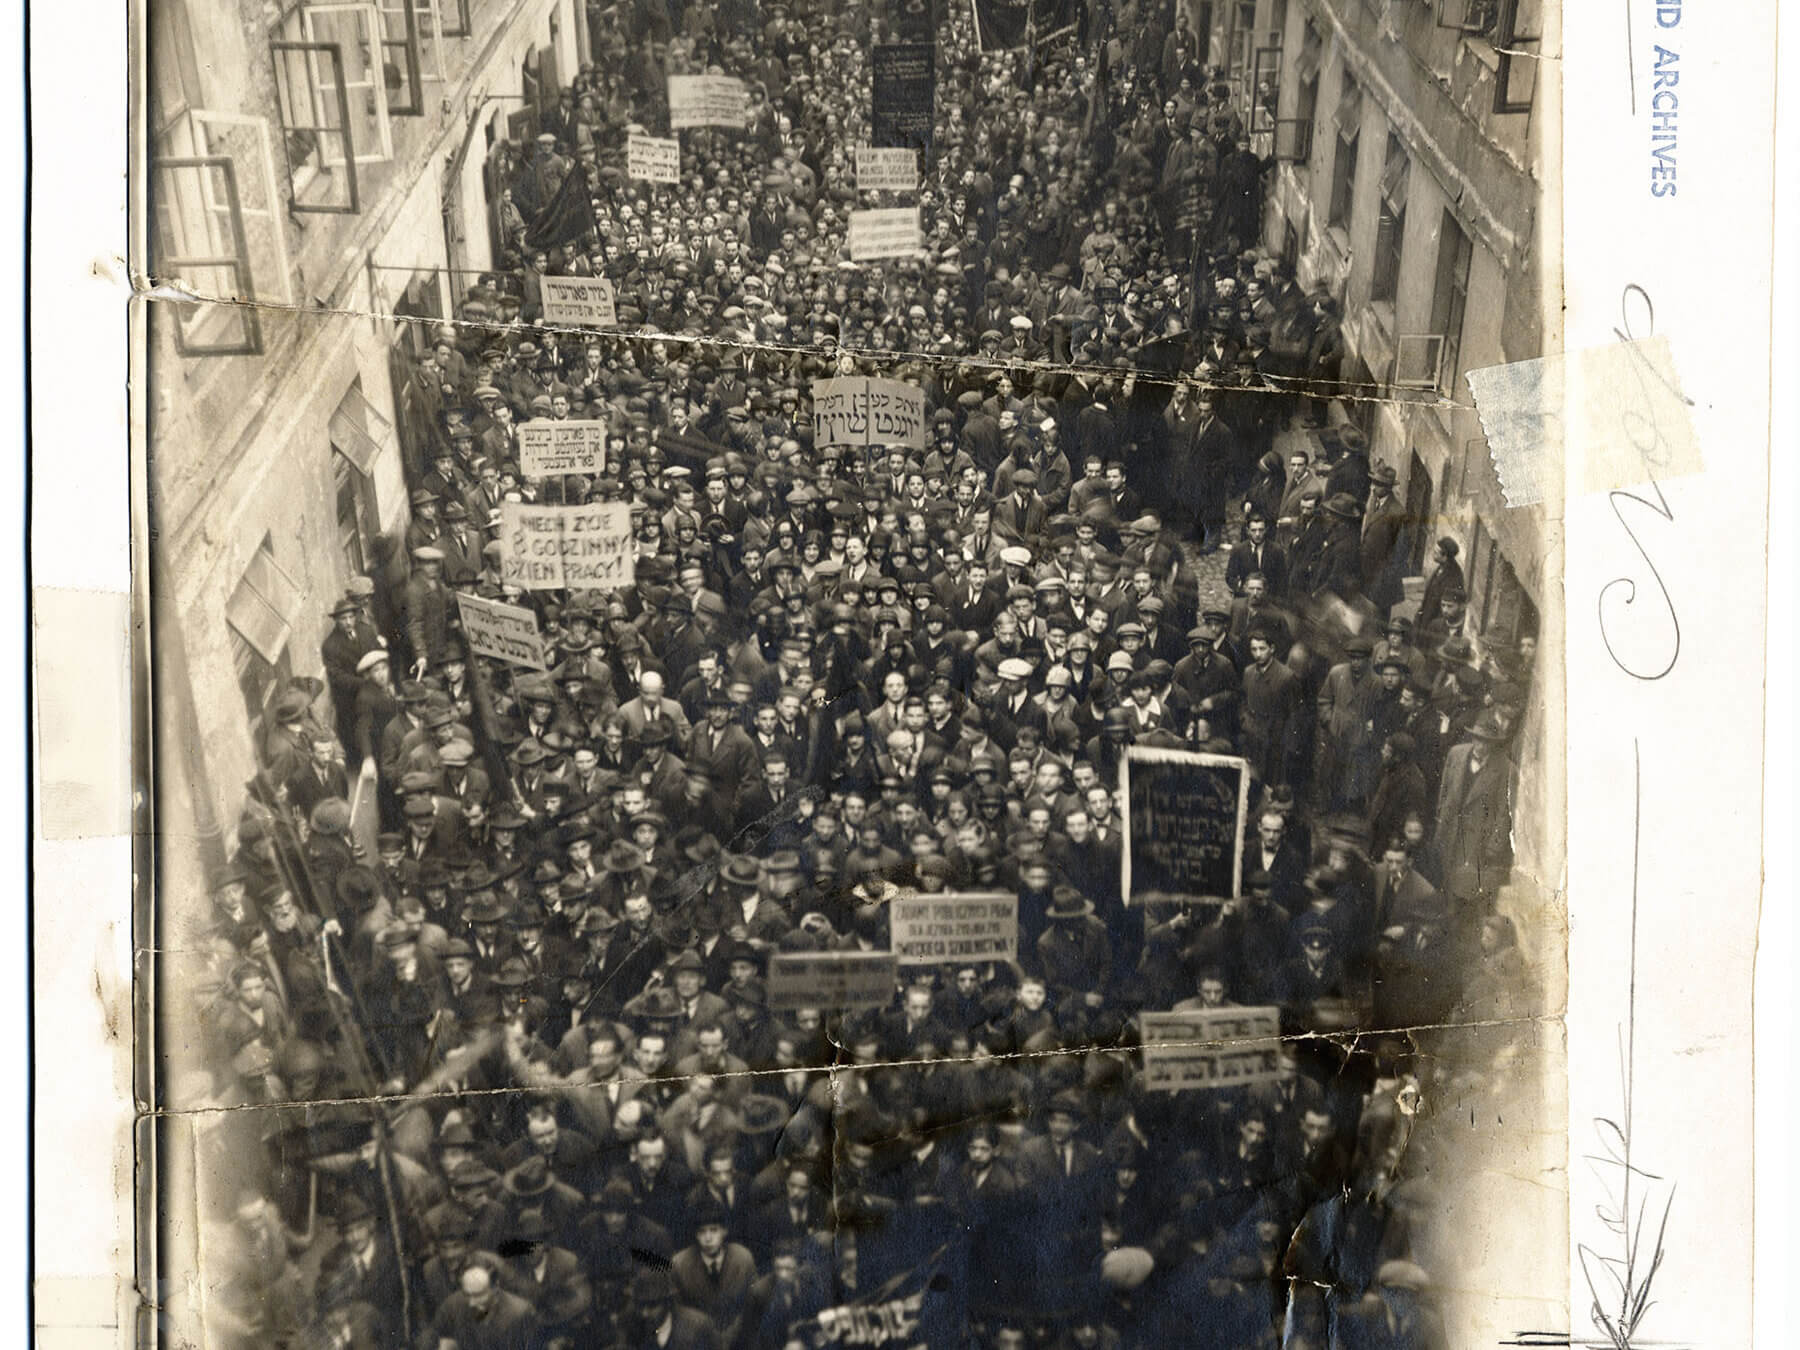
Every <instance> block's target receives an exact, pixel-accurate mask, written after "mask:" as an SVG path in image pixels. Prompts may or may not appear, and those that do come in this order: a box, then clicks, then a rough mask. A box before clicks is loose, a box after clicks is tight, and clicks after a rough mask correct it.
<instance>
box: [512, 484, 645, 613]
mask: <svg viewBox="0 0 1800 1350" xmlns="http://www.w3.org/2000/svg"><path fill="white" fill-rule="evenodd" d="M500 561H501V572H500V578H501V580H502V581H504V582H506V583H507V584H508V585H512V586H517V587H519V589H521V590H526V591H555V590H562V589H564V588H567V589H569V590H576V591H580V590H595V591H609V590H617V589H618V588H620V587H622V586H629V585H631V584H632V583H633V581H635V579H636V566H635V562H636V554H635V551H634V548H633V543H632V537H631V508H630V507H629V506H628V505H626V503H624V502H594V503H590V504H589V505H587V506H528V505H526V504H525V503H524V502H502V503H500Z"/></svg>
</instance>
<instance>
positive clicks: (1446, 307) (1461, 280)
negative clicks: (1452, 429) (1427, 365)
mask: <svg viewBox="0 0 1800 1350" xmlns="http://www.w3.org/2000/svg"><path fill="white" fill-rule="evenodd" d="M1474 272H1475V238H1474V236H1473V235H1471V234H1470V233H1469V232H1468V231H1467V230H1466V229H1464V228H1463V225H1462V222H1461V221H1459V220H1458V219H1457V218H1456V215H1455V213H1453V212H1452V211H1451V210H1450V209H1449V208H1448V207H1446V208H1445V209H1444V216H1443V219H1442V221H1441V222H1440V223H1439V225H1438V257H1437V270H1436V274H1435V277H1434V280H1433V282H1432V288H1431V327H1432V329H1433V330H1434V331H1435V332H1437V333H1438V334H1440V335H1441V339H1442V341H1443V344H1444V345H1443V349H1442V352H1441V353H1440V360H1441V362H1442V369H1440V370H1439V372H1438V380H1437V386H1436V387H1437V390H1438V392H1439V393H1441V394H1444V395H1446V396H1448V397H1451V398H1454V397H1455V382H1456V369H1455V368H1456V366H1457V364H1458V363H1459V362H1460V361H1461V359H1462V338H1463V332H1462V330H1463V326H1464V324H1465V323H1466V322H1467V319H1468V310H1469V281H1470V279H1471V277H1473V275H1474Z"/></svg>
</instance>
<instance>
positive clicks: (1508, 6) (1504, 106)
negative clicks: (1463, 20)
mask: <svg viewBox="0 0 1800 1350" xmlns="http://www.w3.org/2000/svg"><path fill="white" fill-rule="evenodd" d="M1519 4H1520V0H1500V17H1499V20H1498V22H1497V24H1496V27H1495V30H1494V55H1495V57H1496V58H1497V60H1498V62H1499V65H1498V66H1497V67H1496V68H1495V70H1494V112H1495V114H1496V115H1498V116H1507V115H1511V114H1517V113H1528V112H1530V111H1531V106H1532V104H1533V103H1535V102H1536V101H1537V62H1538V60H1539V57H1538V55H1537V54H1536V51H1533V52H1524V51H1521V50H1519V49H1520V48H1522V47H1524V46H1526V45H1530V46H1532V47H1533V48H1535V49H1537V50H1541V49H1542V44H1543V38H1544V35H1543V34H1542V33H1541V32H1540V33H1521V32H1519V31H1518V26H1519ZM1519 61H1524V62H1527V63H1529V64H1528V65H1527V66H1526V67H1525V68H1526V69H1528V70H1530V71H1531V82H1530V90H1529V92H1528V93H1527V94H1526V95H1525V97H1524V98H1511V97H1508V93H1509V90H1510V89H1511V87H1512V76H1513V66H1514V63H1515V62H1519Z"/></svg>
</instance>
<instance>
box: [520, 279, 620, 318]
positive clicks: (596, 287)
mask: <svg viewBox="0 0 1800 1350" xmlns="http://www.w3.org/2000/svg"><path fill="white" fill-rule="evenodd" d="M538 285H539V286H540V287H541V288H542V291H543V296H544V322H545V323H572V324H583V325H586V326H588V327H591V328H611V327H612V326H613V325H615V324H617V323H618V322H619V310H618V303H617V300H616V297H615V296H614V293H613V284H612V282H610V281H608V280H607V279H606V278H605V277H553V276H542V277H539V278H538Z"/></svg>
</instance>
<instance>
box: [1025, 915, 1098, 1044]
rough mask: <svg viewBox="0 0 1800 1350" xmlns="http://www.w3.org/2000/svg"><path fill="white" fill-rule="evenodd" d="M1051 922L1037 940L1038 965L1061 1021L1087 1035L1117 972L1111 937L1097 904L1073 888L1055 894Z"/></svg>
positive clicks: (1075, 1033) (1067, 1028) (1070, 1029)
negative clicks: (1098, 911) (1096, 909)
mask: <svg viewBox="0 0 1800 1350" xmlns="http://www.w3.org/2000/svg"><path fill="white" fill-rule="evenodd" d="M1044 917H1045V919H1047V920H1048V921H1049V926H1048V927H1047V928H1045V930H1044V931H1043V933H1041V934H1040V935H1039V937H1038V940H1037V966H1038V969H1039V971H1041V972H1042V974H1043V977H1044V984H1045V986H1046V988H1047V989H1048V990H1049V993H1050V997H1051V998H1052V999H1053V1000H1054V1001H1055V1003H1056V1010H1057V1019H1058V1022H1059V1024H1060V1025H1061V1026H1062V1027H1063V1028H1064V1029H1065V1030H1066V1031H1067V1032H1068V1033H1070V1034H1071V1035H1078V1036H1085V1035H1087V1034H1089V1033H1090V1032H1091V1031H1092V1030H1093V1028H1094V1024H1095V1018H1096V1016H1097V1014H1098V1013H1099V1011H1100V1009H1101V1008H1103V1007H1104V1006H1105V1005H1106V996H1107V991H1108V989H1109V987H1110V983H1111V979H1112V973H1113V952H1112V940H1111V939H1110V938H1109V937H1108V935H1107V932H1106V925H1105V924H1103V923H1101V922H1100V920H1099V919H1097V918H1095V917H1094V902H1093V901H1092V900H1090V899H1088V898H1087V897H1086V896H1084V895H1082V894H1081V892H1079V891H1077V890H1076V889H1075V888H1074V887H1073V886H1066V885H1064V886H1057V887H1055V888H1054V889H1053V890H1052V891H1051V892H1050V907H1049V908H1048V909H1047V910H1045V911H1044Z"/></svg>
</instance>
